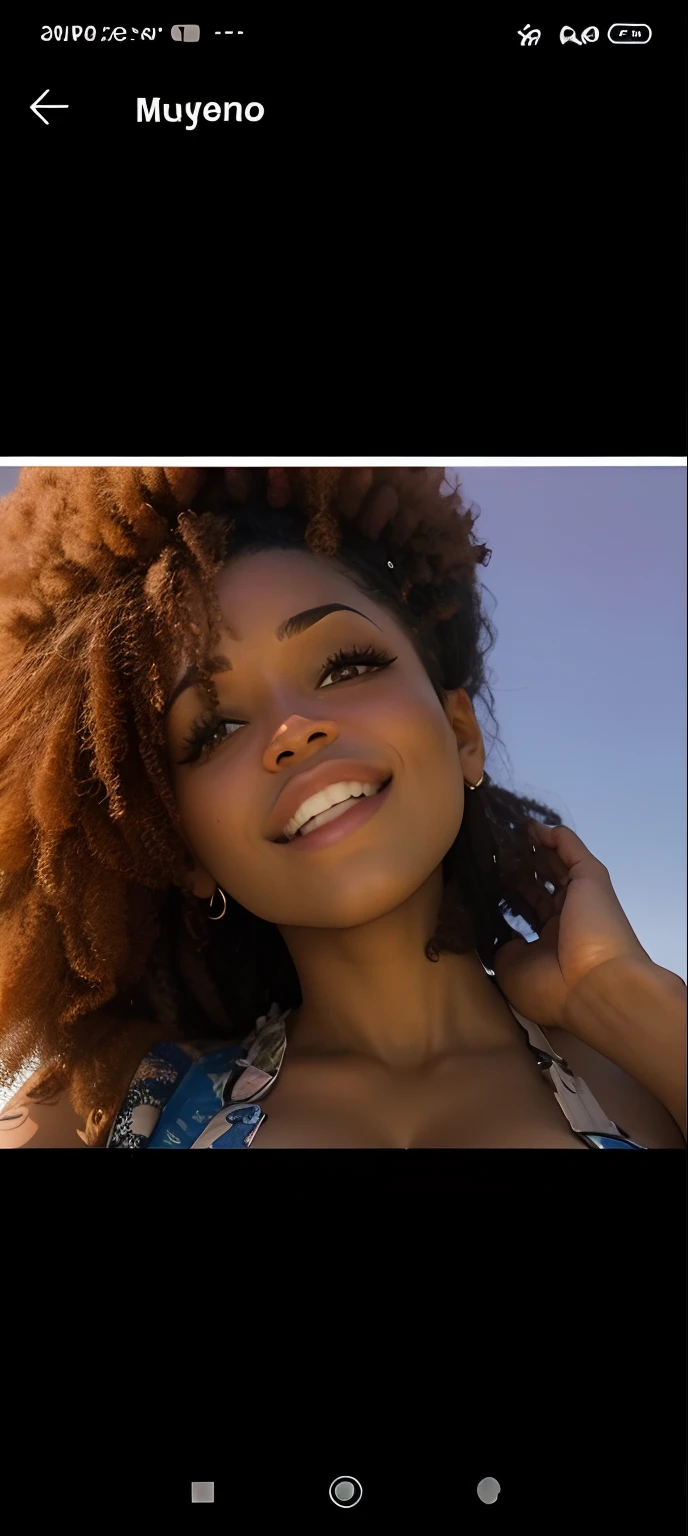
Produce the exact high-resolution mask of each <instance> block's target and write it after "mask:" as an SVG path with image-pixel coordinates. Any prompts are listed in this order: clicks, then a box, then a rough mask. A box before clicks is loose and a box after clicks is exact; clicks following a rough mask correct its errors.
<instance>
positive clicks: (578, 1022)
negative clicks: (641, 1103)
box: [562, 959, 688, 1141]
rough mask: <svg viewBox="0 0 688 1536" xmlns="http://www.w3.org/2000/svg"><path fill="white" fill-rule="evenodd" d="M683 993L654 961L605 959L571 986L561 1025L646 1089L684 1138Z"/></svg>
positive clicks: (681, 985)
mask: <svg viewBox="0 0 688 1536" xmlns="http://www.w3.org/2000/svg"><path fill="white" fill-rule="evenodd" d="M687 995H688V994H687V993H686V987H685V984H684V983H683V981H682V980H681V977H680V976H676V975H675V974H674V972H673V971H666V970H664V967H663V966H661V965H655V964H654V962H652V961H649V960H647V961H646V960H640V959H638V960H635V959H633V960H630V959H624V960H608V961H605V962H604V963H603V964H602V965H598V966H596V967H595V969H594V970H592V971H590V972H589V973H588V975H587V976H584V977H583V980H582V981H580V982H579V983H578V984H577V986H576V987H574V988H573V991H572V992H571V994H570V996H569V998H568V999H567V1003H566V1009H565V1028H566V1029H567V1030H568V1031H570V1033H571V1034H572V1035H574V1036H575V1037H576V1038H577V1039H578V1040H581V1041H582V1042H583V1043H584V1044H586V1045H589V1046H591V1047H593V1049H596V1050H597V1051H600V1052H601V1053H602V1054H603V1055H604V1056H605V1057H607V1058H608V1059H609V1061H612V1062H615V1063H616V1065H617V1066H618V1067H620V1068H621V1069H622V1071H624V1072H627V1073H628V1074H629V1076H630V1077H632V1078H634V1079H635V1081H636V1082H637V1083H640V1084H641V1085H642V1086H643V1087H644V1088H647V1089H648V1090H649V1092H650V1093H651V1094H652V1095H653V1096H654V1098H655V1099H658V1100H659V1102H660V1104H663V1105H664V1107H665V1109H667V1110H668V1111H669V1114H670V1115H671V1116H672V1119H673V1120H675V1122H676V1124H677V1125H678V1126H679V1127H680V1129H681V1133H682V1135H683V1138H684V1141H685V1137H686V999H687ZM562 1055H565V1052H562ZM574 1070H575V1069H574ZM583 1075H584V1074H583ZM590 1086H591V1088H592V1083H591V1085H590ZM594 1091H595V1090H594V1088H593V1093H594Z"/></svg>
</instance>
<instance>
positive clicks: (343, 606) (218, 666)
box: [162, 603, 381, 720]
mask: <svg viewBox="0 0 688 1536" xmlns="http://www.w3.org/2000/svg"><path fill="white" fill-rule="evenodd" d="M329 613H357V614H358V615H359V617H360V618H362V619H367V620H368V623H369V624H374V625H375V628H376V629H380V627H381V626H380V625H379V624H375V620H374V619H371V618H370V617H369V616H368V614H367V613H361V610H360V608H351V607H350V606H349V604H348V603H320V604H319V606H318V607H317V608H304V609H303V612H302V613H295V614H293V615H292V617H291V618H290V619H285V620H284V622H283V623H282V624H280V625H279V628H278V629H276V630H275V635H276V637H277V639H278V640H291V639H293V637H294V635H302V634H303V632H304V630H306V629H310V628H311V625H313V624H317V623H318V622H319V621H320V619H325V618H327V615H328V614H329ZM227 630H228V633H229V634H230V635H231V637H232V639H233V640H238V638H239V636H238V635H236V634H234V633H233V631H232V630H231V629H230V628H229V625H228V626H227ZM208 665H209V667H210V669H211V672H212V675H213V676H214V677H216V676H218V674H219V673H220V672H231V671H232V670H233V668H232V663H231V661H230V660H229V658H228V657H227V656H213V657H211V658H210V660H209V663H208ZM198 680H199V676H198V666H197V665H195V666H192V667H188V668H187V670H186V672H185V673H184V676H183V677H182V678H180V680H179V682H178V683H177V686H176V688H173V689H172V692H171V694H170V697H169V699H168V700H167V703H166V705H165V708H164V710H163V714H162V718H163V720H164V718H165V715H166V714H167V713H168V710H170V709H171V708H172V705H173V704H174V702H175V699H178V698H179V695H180V693H183V692H184V690H185V689H186V688H193V687H194V685H195V684H196V683H197V682H198Z"/></svg>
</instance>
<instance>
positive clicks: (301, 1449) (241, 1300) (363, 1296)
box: [3, 1152, 685, 1533]
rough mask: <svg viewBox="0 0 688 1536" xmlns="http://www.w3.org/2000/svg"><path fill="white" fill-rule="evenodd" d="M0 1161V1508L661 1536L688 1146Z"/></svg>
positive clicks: (676, 1510)
mask: <svg viewBox="0 0 688 1536" xmlns="http://www.w3.org/2000/svg"><path fill="white" fill-rule="evenodd" d="M268 1162H269V1164H270V1166H269V1167H268V1166H267V1163H268ZM4 1166H5V1171H6V1174H7V1176H6V1177H5V1179H4V1194H3V1228H4V1238H5V1241H4V1245H3V1273H4V1277H5V1287H4V1290H5V1318H6V1326H5V1344H4V1360H3V1389H4V1400H5V1402H6V1404H7V1408H8V1413H7V1415H6V1421H5V1423H6V1428H5V1465H6V1471H5V1477H4V1484H3V1514H4V1516H6V1517H7V1516H10V1515H12V1514H15V1515H16V1516H17V1517H20V1516H21V1522H22V1523H26V1520H27V1519H29V1517H30V1519H29V1523H32V1524H34V1525H35V1527H36V1528H39V1529H40V1528H43V1526H45V1527H46V1528H47V1527H48V1526H49V1525H52V1524H54V1523H55V1519H56V1517H57V1515H58V1514H60V1515H64V1516H66V1517H68V1518H71V1519H72V1520H73V1521H75V1520H76V1521H77V1522H78V1523H79V1524H82V1523H87V1522H89V1523H90V1522H91V1521H93V1520H98V1522H99V1523H101V1522H102V1521H103V1520H104V1519H105V1517H106V1515H107V1518H108V1521H109V1524H110V1525H112V1524H113V1522H114V1521H116V1522H117V1525H118V1526H119V1528H121V1529H131V1530H136V1529H139V1528H143V1527H144V1526H146V1525H148V1523H149V1522H150V1520H151V1519H155V1518H157V1517H161V1518H164V1519H165V1521H166V1522H169V1528H170V1529H173V1530H180V1531H186V1530H194V1531H195V1530H198V1529H199V1525H200V1526H201V1527H203V1528H205V1524H206V1522H207V1523H208V1524H209V1525H210V1526H212V1527H213V1528H214V1529H224V1530H229V1529H230V1528H231V1529H232V1530H235V1531H239V1530H240V1531H242V1532H246V1531H249V1530H253V1529H268V1530H282V1529H284V1528H285V1527H286V1525H287V1523H288V1525H289V1526H290V1527H291V1525H292V1524H294V1523H295V1524H296V1526H297V1528H298V1529H300V1530H305V1531H311V1530H312V1531H319V1530H321V1529H323V1527H324V1526H327V1525H328V1524H329V1523H330V1522H332V1521H334V1520H339V1521H340V1522H341V1521H342V1520H346V1521H348V1522H349V1524H351V1525H355V1526H358V1527H363V1528H365V1529H368V1530H378V1531H379V1530H386V1529H394V1528H397V1527H398V1526H399V1524H400V1523H401V1526H402V1528H404V1529H405V1528H406V1527H407V1525H408V1526H410V1528H412V1529H417V1530H423V1531H425V1530H434V1529H440V1528H441V1529H445V1528H452V1527H455V1528H456V1529H458V1530H462V1531H469V1532H473V1531H481V1532H482V1531H485V1530H496V1529H499V1530H503V1531H514V1530H516V1529H522V1528H524V1527H525V1528H526V1529H527V1530H528V1531H530V1532H533V1533H539V1532H543V1533H545V1532H547V1533H550V1532H551V1531H552V1530H556V1531H557V1532H568V1531H571V1532H574V1531H575V1532H580V1531H581V1530H591V1531H593V1530H594V1531H598V1530H599V1531H604V1530H624V1529H628V1530H635V1529H648V1530H649V1529H658V1530H659V1529H661V1530H662V1531H666V1532H667V1533H669V1532H673V1531H679V1530H683V1528H684V1524H685V1520H684V1515H685V1508H684V1490H685V1390H684V1385H685V1322H684V1319H685V1238H684V1207H685V1157H684V1156H683V1155H682V1154H677V1153H671V1152H655V1153H654V1155H652V1154H651V1155H650V1157H646V1158H643V1159H637V1158H636V1159H628V1158H625V1159H624V1158H621V1159H618V1158H617V1159H614V1158H602V1159H600V1158H574V1157H572V1156H569V1157H567V1156H564V1155H563V1154H562V1155H559V1156H555V1155H554V1154H550V1155H547V1154H543V1153H538V1152H533V1153H530V1152H521V1153H513V1154H505V1153H500V1152H496V1153H484V1152H483V1153H477V1152H456V1153H451V1152H444V1153H433V1152H425V1153H423V1152H416V1153H412V1152H408V1153H400V1154H397V1153H389V1154H385V1153H375V1154H371V1155H369V1154H366V1153H364V1152H358V1153H357V1152H349V1153H341V1154H338V1153H321V1154H318V1155H317V1157H313V1156H312V1155H310V1154H308V1153H298V1152H294V1153H285V1154H283V1155H281V1156H280V1157H275V1158H272V1159H268V1160H267V1161H265V1160H263V1161H261V1159H258V1160H256V1159H253V1160H251V1159H250V1158H248V1159H247V1158H242V1159H239V1160H235V1161H234V1162H233V1163H232V1162H230V1163H228V1162H227V1160H226V1159H225V1160H222V1159H215V1160H213V1159H211V1160H210V1162H208V1160H207V1159H206V1162H205V1163H202V1162H200V1161H195V1160H194V1159H191V1160H190V1161H189V1160H188V1159H187V1161H186V1163H185V1164H184V1166H183V1168H181V1165H179V1164H175V1163H172V1162H170V1160H169V1159H168V1160H164V1159H160V1158H157V1159H155V1158H153V1159H145V1158H144V1159H139V1160H138V1161H137V1159H136V1157H135V1155H134V1154H133V1153H131V1154H129V1153H124V1155H123V1156H122V1157H119V1158H114V1159H107V1158H105V1159H102V1158H101V1159H100V1160H99V1161H98V1162H96V1161H95V1159H93V1158H92V1159H91V1161H90V1162H89V1161H88V1159H82V1160H81V1161H80V1162H79V1163H77V1164H75V1163H74V1160H73V1158H72V1155H71V1154H70V1153H69V1152H62V1153H59V1152H58V1153H55V1154H52V1155H51V1156H50V1157H42V1158H40V1157H39V1158H38V1159H36V1158H34V1159H31V1158H30V1157H29V1158H24V1159H16V1158H15V1160H14V1162H13V1163H12V1164H11V1165H10V1164H6V1165H4ZM180 1168H181V1173H180ZM346 1474H348V1475H352V1474H353V1475H354V1476H355V1477H357V1478H359V1480H360V1482H361V1483H362V1486H363V1497H362V1499H361V1502H360V1504H359V1505H357V1506H356V1507H355V1509H351V1510H349V1511H348V1512H344V1511H343V1510H341V1509H337V1508H336V1507H335V1506H334V1505H333V1504H332V1502H331V1501H330V1499H329V1495H328V1489H329V1486H330V1483H331V1482H332V1480H333V1478H336V1477H340V1476H343V1475H346ZM486 1476H493V1477H496V1478H497V1480H498V1481H499V1483H500V1485H501V1493H500V1495H499V1498H498V1500H497V1503H496V1504H494V1505H483V1504H481V1503H480V1502H479V1500H478V1499H477V1495H476V1488H477V1484H478V1482H479V1481H480V1479H481V1478H483V1477H486ZM200 1479H207V1480H211V1481H214V1482H215V1504H214V1505H213V1506H209V1505H207V1506H205V1513H203V1512H199V1510H198V1509H197V1507H196V1506H195V1505H192V1504H191V1483H192V1481H194V1480H200ZM682 1509H683V1515H682V1513H681V1511H682ZM6 1523H7V1524H8V1528H9V1524H10V1522H9V1520H6Z"/></svg>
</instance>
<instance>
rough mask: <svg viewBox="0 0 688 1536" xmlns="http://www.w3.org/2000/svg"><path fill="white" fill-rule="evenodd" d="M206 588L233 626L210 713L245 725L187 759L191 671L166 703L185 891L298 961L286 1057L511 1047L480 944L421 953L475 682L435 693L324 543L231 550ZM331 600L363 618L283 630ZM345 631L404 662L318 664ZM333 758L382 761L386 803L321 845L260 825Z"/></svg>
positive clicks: (473, 725) (460, 790)
mask: <svg viewBox="0 0 688 1536" xmlns="http://www.w3.org/2000/svg"><path fill="white" fill-rule="evenodd" d="M216 586H217V592H218V596H219V599H220V604H221V608H222V613H223V617H224V620H225V624H226V626H227V632H226V633H224V632H223V635H222V640H221V644H220V645H216V646H215V648H214V649H215V651H216V652H217V654H219V655H222V656H224V657H226V658H228V659H229V660H230V661H231V664H232V670H231V671H224V672H220V671H218V672H217V673H215V674H214V678H215V684H216V687H217V690H218V697H219V701H220V715H219V716H218V719H222V718H231V719H232V720H235V721H243V722H246V723H245V724H242V725H240V726H234V727H222V726H221V727H220V729H219V731H218V733H217V735H216V739H215V745H214V747H213V748H212V749H211V751H210V753H209V755H207V756H204V755H203V754H202V755H201V757H200V759H199V760H198V761H196V762H193V763H189V764H183V763H182V762H181V759H182V758H184V757H185V756H186V755H187V754H188V750H189V748H188V746H185V744H184V738H185V737H187V736H188V734H189V731H190V730H191V727H192V725H193V724H194V722H195V721H198V720H200V719H202V718H203V716H204V715H206V714H207V713H208V711H209V701H208V699H207V696H206V695H205V694H204V693H203V692H202V690H200V689H199V687H198V685H192V686H191V687H189V688H187V689H186V690H185V691H184V692H182V693H180V695H179V696H178V698H177V699H176V700H175V701H174V703H172V705H171V707H170V708H169V710H168V713H167V715H166V719H165V729H166V736H167V745H168V751H169V757H170V763H171V770H172V775H173V783H174V789H175V794H176V799H177V804H178V806H179V811H180V815H181V820H182V826H183V830H184V838H185V841H186V843H187V846H188V848H189V850H190V852H191V853H192V855H193V857H194V860H195V867H194V871H193V874H192V877H191V879H192V885H193V890H194V892H195V894H196V895H197V896H199V897H203V898H210V897H211V896H212V895H213V892H214V891H215V888H216V886H220V887H221V888H222V890H224V891H225V892H226V893H227V895H228V896H232V897H233V898H234V899H235V900H236V901H238V902H240V903H241V904H242V905H243V906H244V907H246V908H247V909H248V910H249V911H250V912H253V913H255V914H256V915H257V916H259V917H261V918H263V919H267V920H268V921H270V922H272V923H275V924H276V925H277V926H278V928H279V930H280V932H281V934H282V935H283V938H284V940H285V942H286V944H287V946H288V948H289V951H290V954H291V956H292V958H293V960H294V964H295V967H296V970H297V973H298V976H299V981H300V985H301V990H302V995H303V1003H302V1006H301V1007H300V1008H299V1009H298V1010H295V1011H294V1012H293V1014H292V1015H291V1018H290V1023H289V1031H288V1034H289V1042H290V1056H291V1057H292V1059H293V1057H294V1056H295V1055H301V1054H303V1055H307V1056H310V1055H328V1056H329V1055H331V1054H338V1053H344V1054H352V1053H353V1054H354V1055H357V1056H360V1057H362V1058H367V1059H371V1060H374V1061H377V1062H380V1063H382V1064H385V1065H387V1066H389V1067H392V1068H396V1067H399V1068H405V1067H416V1068H421V1067H423V1066H424V1065H426V1064H430V1063H432V1062H435V1061H437V1060H438V1059H441V1058H443V1057H445V1056H447V1055H451V1056H456V1057H461V1055H462V1054H463V1053H466V1054H469V1053H471V1052H473V1051H476V1050H478V1051H483V1050H488V1051H490V1050H493V1049H497V1050H498V1049H499V1048H500V1047H501V1046H502V1045H504V1046H505V1047H507V1046H508V1047H511V1046H512V1045H513V1041H514V1037H515V1035H516V1036H517V1035H518V1034H519V1031H518V1027H517V1025H516V1024H515V1022H514V1020H513V1018H512V1015H511V1013H510V1011H509V1009H508V1007H507V1005H506V1003H505V1002H504V1000H503V998H502V997H501V996H500V994H499V993H498V992H497V990H496V988H495V987H494V984H493V983H492V982H491V981H490V979H489V978H488V976H487V975H486V973H485V971H484V969H483V966H482V964H481V962H480V960H479V958H478V955H477V953H476V952H475V950H472V951H471V952H470V953H468V954H466V955H462V956H456V955H442V956H441V957H440V959H439V961H438V962H437V963H432V962H430V961H428V959H427V958H426V956H425V954H424V946H425V944H426V943H427V940H428V939H429V938H430V937H431V935H432V932H433V929H434V924H435V920H436V916H437V913H438V910H439V903H440V898H441V892H442V859H443V857H444V855H445V854H446V853H447V851H448V849H449V848H450V847H451V845H452V843H453V842H454V839H455V838H456V836H457V833H458V831H459V828H460V826H461V821H462V817H463V814H464V795H465V794H466V793H469V791H465V790H464V779H466V780H467V781H469V782H470V783H471V784H474V783H476V782H477V780H478V779H479V778H480V776H481V774H482V771H483V767H484V762H485V751H484V745H483V740H482V735H481V732H480V728H479V726H478V723H477V720H476V717H475V714H474V711H473V708H472V705H471V703H470V700H469V699H468V696H467V694H466V693H465V692H464V691H463V690H461V689H458V690H455V691H454V692H452V693H450V694H448V695H447V696H446V701H445V706H444V707H443V706H442V704H441V702H440V700H439V699H438V697H437V695H436V693H435V691H434V688H433V686H432V684H431V682H430V679H429V678H428V675H427V673H426V671H425V669H424V667H423V665H422V663H421V661H420V660H419V658H418V656H417V654H416V651H415V649H414V646H413V644H412V642H411V640H410V639H409V638H407V636H406V635H405V633H404V631H403V630H402V629H401V628H400V627H399V625H398V624H397V623H396V622H395V620H394V619H393V618H392V617H391V615H390V614H389V613H388V612H387V610H386V609H385V608H383V607H381V606H379V605H378V604H377V603H376V602H375V601H374V600H372V599H371V598H370V597H368V596H366V595H364V594H363V593H362V592H361V591H360V589H359V588H358V586H357V585H356V584H355V583H353V582H352V581H351V580H350V579H349V577H348V575H347V574H346V573H345V572H344V571H343V570H342V569H341V568H339V567H338V566H337V564H336V563H335V562H334V561H332V560H330V559H325V558H322V557H319V556H315V555H312V554H310V553H309V552H308V551H297V550H288V551H285V550H271V551H265V552H260V553H258V554H252V555H241V556H239V557H237V558H236V559H234V560H233V561H230V562H229V563H228V564H227V565H226V566H225V567H224V568H223V570H222V572H221V573H220V575H219V577H218V578H217V582H216ZM335 602H341V603H346V604H348V605H349V606H350V607H354V608H356V609H358V610H359V614H360V615H361V616H359V615H357V614H354V613H350V612H349V613H346V612H339V613H335V614H330V615H328V616H327V617H325V618H324V619H321V620H320V621H319V622H318V623H316V624H314V625H313V626H312V627H310V628H309V629H307V630H306V631H305V632H304V633H302V634H300V635H297V636H293V637H292V638H286V639H282V640H279V639H277V638H276V631H277V629H278V628H279V626H280V624H282V623H283V622H284V621H285V620H286V619H288V618H289V617H290V616H291V615H293V614H297V613H300V612H301V611H302V610H304V609H308V608H312V607H315V606H316V605H320V604H323V603H335ZM230 631H231V633H230ZM351 644H355V645H358V646H359V647H365V646H367V645H373V646H374V647H375V648H376V649H378V650H382V651H385V652H387V653H388V654H389V655H390V656H393V657H395V658H396V660H395V661H394V662H393V663H392V664H391V665H390V666H388V667H386V668H384V669H379V670H377V671H375V670H367V669H366V668H365V667H364V668H360V669H357V668H356V667H353V668H349V669H346V670H344V671H343V672H342V673H341V674H340V673H339V672H336V671H335V672H331V673H329V674H327V675H326V677H323V674H324V672H325V667H326V663H327V659H328V657H330V656H331V655H333V653H335V652H336V651H337V650H339V649H340V648H346V647H348V646H350V645H351ZM185 670H186V664H185V663H184V664H182V665H181V666H180V667H179V671H178V674H177V678H176V679H175V682H178V681H179V680H180V679H181V677H182V674H183V673H184V671H185ZM357 673H358V675H357ZM321 679H322V682H321V681H320V680H321ZM319 682H320V686H319ZM340 756H341V757H344V758H356V759H363V761H364V762H370V763H371V764H373V765H378V766H382V767H383V768H385V769H386V770H387V772H388V773H392V774H393V782H392V787H391V792H390V794H389V797H388V799H387V803H386V804H385V805H383V806H382V807H381V808H380V810H379V811H378V812H377V814H376V815H374V816H372V817H371V818H370V819H369V820H368V821H367V822H366V823H365V825H363V826H362V827H361V828H360V829H359V830H358V831H354V832H352V833H351V834H350V835H348V836H347V837H344V838H341V839H340V840H339V841H338V842H337V843H335V844H334V845H333V846H332V847H329V848H324V849H320V850H317V851H316V850H314V851H312V852H307V851H305V850H296V849H294V848H292V847H290V846H289V845H284V844H277V843H274V842H271V841H269V840H268V838H267V837H266V827H267V826H268V823H269V821H270V819H271V817H272V815H273V812H274V806H275V802H276V800H277V797H278V795H279V793H280V792H281V790H282V788H283V786H284V784H285V783H286V782H287V780H288V779H291V778H292V777H293V775H294V774H296V773H298V772H299V771H301V770H302V769H310V768H312V767H314V766H315V764H316V763H317V762H320V761H322V760H329V759H331V758H336V757H340ZM342 777H346V774H343V775H342ZM218 901H219V898H218V899H217V900H216V906H217V905H218Z"/></svg>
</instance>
